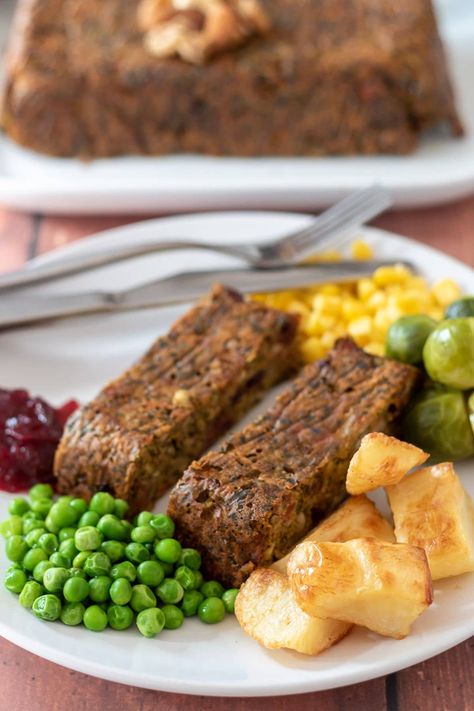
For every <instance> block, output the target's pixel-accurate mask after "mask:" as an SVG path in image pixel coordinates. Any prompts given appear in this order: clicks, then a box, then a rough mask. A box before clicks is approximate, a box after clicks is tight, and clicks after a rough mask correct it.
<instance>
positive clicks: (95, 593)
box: [89, 575, 112, 602]
mask: <svg viewBox="0 0 474 711" xmlns="http://www.w3.org/2000/svg"><path fill="white" fill-rule="evenodd" d="M111 585H112V578H109V576H108V575H97V576H96V577H95V578H92V579H91V580H89V597H90V599H91V600H92V601H93V602H105V601H106V600H108V599H109V590H110V587H111Z"/></svg>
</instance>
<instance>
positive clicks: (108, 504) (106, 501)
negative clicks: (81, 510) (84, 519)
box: [89, 491, 115, 516]
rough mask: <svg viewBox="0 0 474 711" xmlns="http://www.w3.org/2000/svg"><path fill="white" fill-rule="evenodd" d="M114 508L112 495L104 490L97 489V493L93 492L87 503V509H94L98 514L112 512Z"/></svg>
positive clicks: (102, 514)
mask: <svg viewBox="0 0 474 711" xmlns="http://www.w3.org/2000/svg"><path fill="white" fill-rule="evenodd" d="M114 508H115V502H114V497H113V496H111V494H108V493H107V492H106V491H98V492H97V494H94V496H93V497H92V499H91V500H90V503H89V510H90V511H96V512H97V513H98V514H99V515H100V516H104V514H111V513H113V512H114Z"/></svg>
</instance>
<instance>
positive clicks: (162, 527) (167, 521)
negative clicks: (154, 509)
mask: <svg viewBox="0 0 474 711" xmlns="http://www.w3.org/2000/svg"><path fill="white" fill-rule="evenodd" d="M150 526H151V527H152V528H154V529H155V531H156V535H157V536H158V538H171V537H172V536H173V534H174V529H175V525H174V521H173V519H172V518H170V517H169V516H167V515H166V514H157V515H156V516H154V517H153V518H152V519H151V521H150Z"/></svg>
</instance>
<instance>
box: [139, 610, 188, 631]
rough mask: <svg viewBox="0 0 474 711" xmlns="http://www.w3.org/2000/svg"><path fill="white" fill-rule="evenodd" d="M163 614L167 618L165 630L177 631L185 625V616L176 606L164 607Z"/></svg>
mask: <svg viewBox="0 0 474 711" xmlns="http://www.w3.org/2000/svg"><path fill="white" fill-rule="evenodd" d="M161 612H162V613H163V615H164V616H165V629H167V630H177V629H178V627H181V625H182V624H183V621H184V615H183V613H182V611H181V610H180V609H179V607H176V605H163V607H162V608H161ZM137 622H138V620H137Z"/></svg>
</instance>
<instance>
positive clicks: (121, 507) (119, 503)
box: [114, 499, 129, 518]
mask: <svg viewBox="0 0 474 711" xmlns="http://www.w3.org/2000/svg"><path fill="white" fill-rule="evenodd" d="M128 509H129V506H128V503H127V502H126V501H125V500H124V499H114V514H115V515H116V516H117V517H118V518H125V516H126V515H127V512H128Z"/></svg>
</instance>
